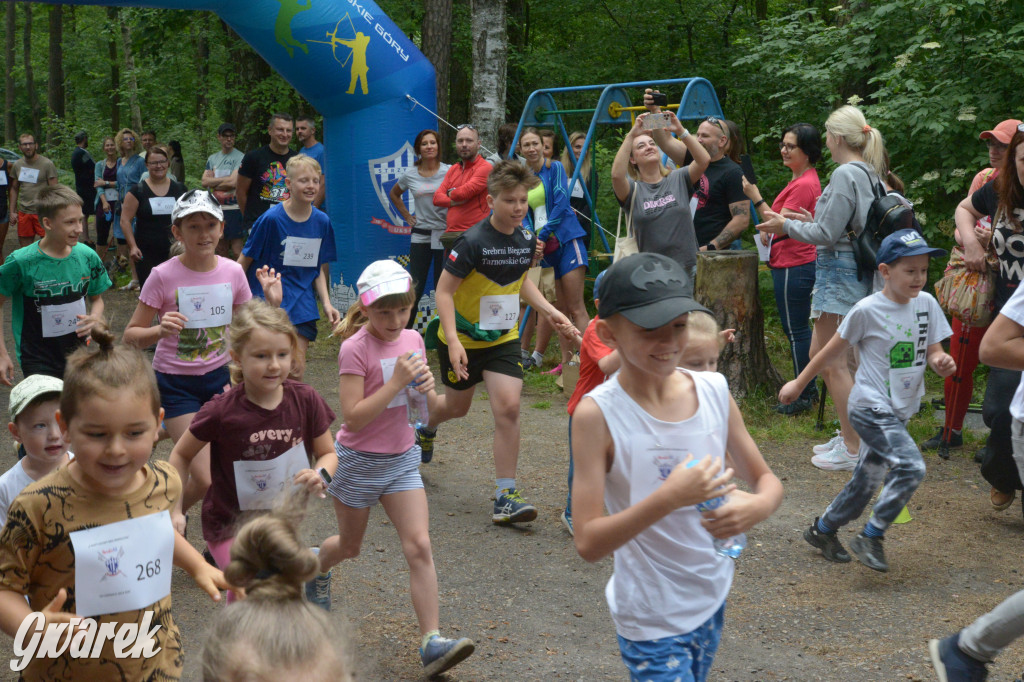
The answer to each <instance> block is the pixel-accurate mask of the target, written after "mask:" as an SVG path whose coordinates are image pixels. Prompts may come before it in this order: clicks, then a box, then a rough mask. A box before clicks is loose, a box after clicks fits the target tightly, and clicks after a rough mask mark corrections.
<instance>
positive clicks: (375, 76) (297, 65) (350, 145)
mask: <svg viewBox="0 0 1024 682" xmlns="http://www.w3.org/2000/svg"><path fill="white" fill-rule="evenodd" d="M46 1H47V2H50V4H68V5H116V6H134V7H159V8H164V9H187V10H209V11H212V12H215V13H217V15H218V16H220V17H221V18H222V19H223V20H224V21H225V22H227V24H228V25H229V26H231V28H233V29H234V30H235V31H236V32H237V33H238V35H240V36H241V37H242V38H243V39H244V40H245V41H246V42H248V43H249V44H250V45H252V47H253V48H254V49H255V50H256V51H257V52H258V53H259V54H260V55H261V56H262V57H263V58H264V59H266V60H267V62H268V63H269V64H270V66H271V67H273V68H274V69H275V70H276V71H277V72H278V73H280V74H281V75H282V76H283V77H284V78H285V80H287V81H288V82H289V83H291V85H292V86H293V87H294V88H295V89H296V90H298V92H299V93H300V94H301V95H302V96H303V97H305V98H306V100H307V101H308V102H309V103H310V105H312V106H313V107H314V108H315V109H316V110H317V111H318V112H320V114H321V115H322V116H323V120H324V141H325V144H326V146H327V164H326V166H327V167H326V168H325V169H324V172H325V174H326V176H327V178H328V181H327V207H328V211H329V213H330V216H331V222H332V223H333V224H334V230H335V233H336V235H337V246H338V263H337V265H336V266H332V269H331V277H332V280H333V282H332V287H331V297H332V300H333V303H334V305H335V306H336V307H337V308H338V309H339V310H342V311H344V310H345V309H346V308H347V307H348V304H349V303H350V302H351V301H353V300H354V291H353V285H354V284H355V281H356V278H357V277H358V276H359V273H360V272H361V271H362V269H363V268H364V267H365V266H366V265H367V264H368V263H370V262H371V261H373V260H378V259H381V258H389V257H390V258H395V259H398V260H400V261H401V262H402V263H403V264H404V263H405V262H406V258H407V256H408V253H409V227H408V226H406V225H405V224H404V223H403V221H402V218H401V216H400V215H399V214H398V212H397V211H396V210H395V208H394V207H393V206H392V205H391V204H390V202H389V201H388V192H389V191H390V190H391V188H392V186H393V185H394V183H395V181H396V180H397V178H398V176H399V175H400V174H401V173H402V172H403V171H404V170H405V169H406V168H408V167H409V166H411V165H412V161H413V151H412V140H413V139H414V138H415V136H416V133H417V132H419V131H420V130H422V129H424V128H436V126H437V121H436V119H435V118H434V116H433V115H432V114H430V113H428V112H427V111H426V110H425V109H424V108H423V107H418V106H416V105H415V104H413V103H412V100H411V99H410V97H409V96H411V97H412V98H414V99H415V100H417V101H419V102H421V103H422V104H423V105H425V106H426V107H429V108H430V109H431V110H436V101H437V97H436V86H435V80H434V67H433V65H431V63H430V61H429V60H428V59H427V58H426V57H425V56H424V55H423V53H422V52H420V51H419V49H418V48H417V47H416V45H415V44H414V43H413V42H412V41H411V40H409V38H407V37H406V36H405V34H404V33H402V31H400V30H399V29H398V27H397V26H395V24H394V22H392V21H391V19H390V18H388V16H387V15H385V14H384V12H382V11H381V10H380V8H379V7H377V5H375V4H374V3H373V2H369V1H367V0H149V1H146V2H138V1H136V2H132V1H130V0H78V1H74V0H68V1H66V2H53V1H52V0H46ZM406 199H407V204H409V205H410V208H411V203H412V202H411V201H408V199H409V197H406ZM428 293H429V296H428V295H427V293H424V298H423V300H422V301H421V303H420V307H421V309H431V308H433V301H434V297H433V292H428ZM420 315H421V316H422V315H423V313H422V312H421V313H420Z"/></svg>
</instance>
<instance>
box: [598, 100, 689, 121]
mask: <svg viewBox="0 0 1024 682" xmlns="http://www.w3.org/2000/svg"><path fill="white" fill-rule="evenodd" d="M678 108H679V105H678V104H666V105H665V106H663V107H662V109H678ZM624 111H647V107H645V106H638V107H624V106H622V105H621V104H619V103H618V102H612V103H611V104H609V105H608V115H609V116H611V117H612V118H618V117H619V116H621V115H622V112H624Z"/></svg>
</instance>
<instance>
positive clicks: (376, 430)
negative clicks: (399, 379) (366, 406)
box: [337, 327, 427, 455]
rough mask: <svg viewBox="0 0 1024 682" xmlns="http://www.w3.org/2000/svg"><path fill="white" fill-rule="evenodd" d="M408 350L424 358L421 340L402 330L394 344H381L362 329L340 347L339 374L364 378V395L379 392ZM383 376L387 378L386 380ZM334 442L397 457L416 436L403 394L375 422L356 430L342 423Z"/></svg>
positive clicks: (423, 347)
mask: <svg viewBox="0 0 1024 682" xmlns="http://www.w3.org/2000/svg"><path fill="white" fill-rule="evenodd" d="M409 351H419V352H420V357H422V358H425V357H427V349H426V347H425V346H424V345H423V337H422V336H420V335H419V333H418V332H416V331H414V330H412V329H405V330H403V331H402V334H401V335H400V336H399V337H398V340H397V341H390V342H389V341H381V340H380V339H378V338H377V337H376V336H374V335H373V334H371V333H370V332H368V331H367V330H366V327H363V328H362V329H360V330H359V331H357V332H356V333H355V334H353V335H352V336H351V337H350V338H349V339H348V340H346V341H345V342H344V343H342V344H341V350H339V351H338V374H339V375H340V374H355V375H357V376H361V377H363V396H364V397H365V396H370V395H373V394H374V393H376V392H377V391H379V390H380V388H381V387H382V386H384V384H385V383H386V382H387V380H389V379H391V375H392V373H393V372H394V368H395V360H396V359H397V358H399V357H401V356H403V355H405V354H406V353H408V352H409ZM385 373H386V374H387V379H385ZM337 440H338V442H339V443H341V444H342V445H344V446H345V447H346V448H349V449H352V450H358V451H359V452H366V453H370V454H377V455H397V454H400V453H403V452H405V451H406V450H408V449H409V448H411V447H412V444H413V441H414V440H415V437H414V435H413V432H412V427H410V426H409V419H408V417H407V415H406V411H405V392H404V391H400V392H399V394H398V395H397V396H395V399H394V400H392V401H391V403H390V404H389V405H388V407H387V408H386V409H385V410H384V411H383V412H381V413H380V414H379V415H378V416H377V418H376V419H374V420H373V421H372V422H370V423H369V424H367V425H366V426H364V427H363V428H362V429H360V430H359V431H355V432H352V431H349V430H348V429H347V428H345V423H344V422H342V424H341V428H339V429H338V435H337Z"/></svg>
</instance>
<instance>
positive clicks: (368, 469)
mask: <svg viewBox="0 0 1024 682" xmlns="http://www.w3.org/2000/svg"><path fill="white" fill-rule="evenodd" d="M334 451H335V452H336V453H338V470H337V471H335V472H334V477H333V478H332V479H331V485H330V486H328V488H327V492H329V493H330V494H331V495H333V496H334V498H335V499H337V500H338V501H339V502H341V503H342V504H343V505H345V506H347V507H352V508H354V509H364V508H366V507H372V506H373V505H375V504H377V501H378V500H380V498H381V497H382V496H384V495H391V494H394V493H401V492H405V491H407V490H417V489H419V488H422V487H423V479H422V478H420V457H421V454H420V446H418V445H413V446H412V447H411V448H409V449H408V450H406V451H405V452H403V453H402V454H400V455H374V454H369V453H365V452H359V451H358V450H352V449H351V448H346V447H345V446H344V445H342V444H341V443H338V442H337V441H335V443H334Z"/></svg>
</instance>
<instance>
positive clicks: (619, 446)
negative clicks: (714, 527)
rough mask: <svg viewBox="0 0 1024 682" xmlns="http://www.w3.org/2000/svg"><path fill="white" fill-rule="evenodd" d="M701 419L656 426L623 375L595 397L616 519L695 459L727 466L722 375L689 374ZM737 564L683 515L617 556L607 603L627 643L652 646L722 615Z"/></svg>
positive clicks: (692, 512) (689, 512) (696, 521)
mask: <svg viewBox="0 0 1024 682" xmlns="http://www.w3.org/2000/svg"><path fill="white" fill-rule="evenodd" d="M679 371H681V372H684V373H686V374H688V375H689V376H691V377H692V378H693V381H694V383H695V384H696V388H697V401H698V405H697V412H696V413H695V414H694V415H693V416H692V417H690V418H689V419H686V420H684V421H679V422H665V421H661V420H660V419H655V418H654V417H652V416H651V415H650V414H649V413H647V411H645V410H644V409H643V408H642V407H640V405H638V404H637V403H636V401H634V400H633V399H632V398H630V397H629V395H628V394H627V393H626V391H624V390H623V389H622V386H621V385H620V384H619V379H618V375H616V376H614V377H612V378H611V379H609V380H608V381H606V382H605V383H603V384H601V385H600V386H598V387H597V388H595V389H594V390H593V391H591V392H590V393H589V394H587V395H588V396H589V397H591V398H593V399H594V401H595V402H596V403H597V405H598V407H600V408H601V412H602V413H604V418H605V422H606V423H607V424H608V430H609V431H610V432H611V436H612V442H613V444H614V459H613V462H612V467H611V471H609V472H608V475H607V477H606V479H605V489H604V502H605V506H606V507H607V508H608V513H609V514H615V513H617V512H620V511H622V510H624V509H626V508H628V507H630V506H631V505H634V504H636V503H637V502H639V501H640V500H642V499H644V498H645V497H647V496H648V495H650V494H651V493H652V492H653V491H654V490H655V489H656V488H657V487H658V486H660V485H661V484H662V482H663V481H664V480H665V478H666V476H668V474H669V473H670V472H671V471H672V468H673V467H674V466H675V465H676V464H677V463H679V462H681V461H682V460H683V459H685V458H686V455H687V454H693V456H694V457H695V458H698V459H701V458H703V457H704V456H706V455H709V454H710V455H712V456H713V457H715V458H717V459H718V460H719V461H720V462H722V463H723V465H724V460H725V444H726V441H727V435H728V425H729V387H728V384H727V382H726V379H725V377H724V376H722V375H721V374H718V373H717V372H689V371H687V370H683V369H680V370H679ZM732 576H733V562H732V560H731V559H727V558H725V557H722V556H719V555H718V554H716V553H715V549H714V546H713V545H712V537H711V535H710V534H709V533H708V532H707V531H706V530H704V528H703V527H701V525H700V512H698V511H697V510H696V508H695V507H683V508H681V509H677V510H676V511H674V512H672V513H671V514H669V515H668V516H666V517H664V518H663V519H661V520H660V521H658V522H657V523H655V524H654V525H652V526H651V527H649V528H647V529H646V530H644V531H643V532H642V533H640V534H639V535H637V536H636V537H635V538H633V539H632V540H630V541H629V542H627V543H626V544H625V545H623V546H622V547H620V548H619V549H617V550H615V571H614V573H613V574H612V577H611V579H610V580H609V581H608V586H607V587H606V588H605V596H606V597H607V599H608V607H609V608H610V609H611V613H612V620H613V621H615V629H616V631H617V632H618V633H619V635H621V636H622V637H624V638H626V639H629V640H633V641H646V640H651V639H660V638H662V637H671V636H674V635H681V634H685V633H688V632H691V631H693V630H695V629H696V628H697V627H699V626H700V625H701V624H702V623H703V622H704V621H706V620H707V619H708V618H710V617H711V616H712V615H714V613H715V612H716V611H717V610H718V609H719V607H721V605H722V603H723V602H724V601H725V598H726V596H727V595H728V593H729V587H730V586H731V585H732Z"/></svg>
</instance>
